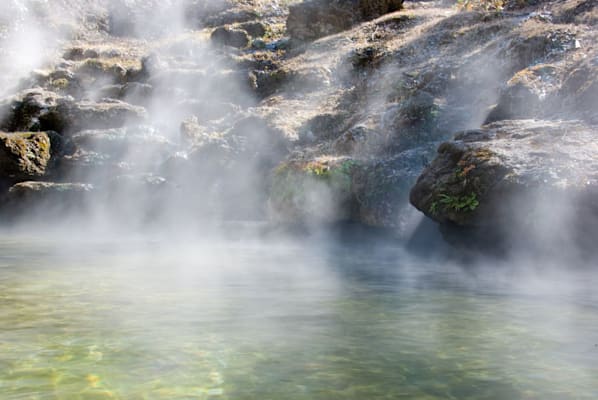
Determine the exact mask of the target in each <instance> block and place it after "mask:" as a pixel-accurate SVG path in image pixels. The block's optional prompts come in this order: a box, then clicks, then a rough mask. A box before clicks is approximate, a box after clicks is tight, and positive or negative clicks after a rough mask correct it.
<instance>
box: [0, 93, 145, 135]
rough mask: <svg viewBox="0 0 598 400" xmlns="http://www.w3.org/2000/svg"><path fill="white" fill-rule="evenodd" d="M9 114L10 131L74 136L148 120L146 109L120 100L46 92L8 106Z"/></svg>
mask: <svg viewBox="0 0 598 400" xmlns="http://www.w3.org/2000/svg"><path fill="white" fill-rule="evenodd" d="M3 108H4V109H5V110H8V111H7V112H6V114H7V115H6V116H4V119H3V120H2V122H1V123H0V127H1V128H2V129H5V130H7V131H13V132H14V131H47V130H51V131H57V132H61V133H64V132H73V131H77V130H81V129H86V128H87V129H93V128H118V127H121V126H123V125H125V123H127V122H136V121H137V122H138V121H142V120H143V119H145V118H146V116H147V115H146V111H145V109H143V108H142V107H136V106H132V105H130V104H127V103H124V102H121V101H118V100H104V101H100V102H90V101H79V102H77V101H75V99H73V98H72V97H70V96H61V95H58V94H56V93H53V92H49V91H46V90H42V89H32V90H27V91H25V92H23V93H21V94H19V95H17V96H15V97H14V98H11V99H8V100H6V101H5V102H4V104H3Z"/></svg>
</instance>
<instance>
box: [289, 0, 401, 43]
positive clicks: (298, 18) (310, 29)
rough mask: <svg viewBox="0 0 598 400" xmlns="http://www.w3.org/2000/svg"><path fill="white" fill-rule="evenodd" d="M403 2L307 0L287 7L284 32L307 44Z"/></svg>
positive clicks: (397, 7)
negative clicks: (287, 14)
mask: <svg viewBox="0 0 598 400" xmlns="http://www.w3.org/2000/svg"><path fill="white" fill-rule="evenodd" d="M402 5H403V0H308V1H304V2H302V3H299V4H294V5H292V6H291V7H289V17H288V19H287V31H288V33H289V35H290V36H291V37H292V38H293V39H297V40H299V41H311V40H315V39H318V38H320V37H323V36H327V35H331V34H334V33H338V32H341V31H343V30H346V29H348V28H350V27H352V26H353V25H355V24H357V23H359V22H362V21H367V20H369V19H373V18H376V17H379V16H381V15H383V14H386V13H389V12H393V11H397V10H399V9H401V7H402Z"/></svg>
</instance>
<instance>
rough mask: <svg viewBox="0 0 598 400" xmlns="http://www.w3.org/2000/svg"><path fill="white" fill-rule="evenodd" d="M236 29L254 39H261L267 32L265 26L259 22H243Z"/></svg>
mask: <svg viewBox="0 0 598 400" xmlns="http://www.w3.org/2000/svg"><path fill="white" fill-rule="evenodd" d="M238 28H239V29H241V30H243V31H245V32H247V33H248V34H249V36H251V37H254V38H261V37H262V36H264V35H265V34H266V32H267V28H266V25H264V24H263V23H261V22H259V21H250V22H244V23H242V24H239V25H238Z"/></svg>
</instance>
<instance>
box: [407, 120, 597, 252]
mask: <svg viewBox="0 0 598 400" xmlns="http://www.w3.org/2000/svg"><path fill="white" fill-rule="evenodd" d="M595 137H596V128H595V127H592V126H587V125H584V124H582V123H580V122H576V121H556V122H548V121H534V120H521V121H502V122H497V123H493V124H490V125H487V126H485V127H483V128H482V129H479V130H473V131H466V132H462V133H459V134H457V135H456V137H455V140H454V141H452V142H446V143H444V144H442V145H441V146H440V147H439V149H438V155H437V157H436V158H435V159H434V161H433V162H432V163H431V164H430V165H429V166H428V167H427V168H426V169H425V170H424V172H423V173H422V174H421V176H420V177H419V178H418V181H417V183H416V185H415V186H414V187H413V189H412V190H411V194H410V199H411V203H412V204H413V205H414V206H415V207H417V208H418V209H419V210H420V211H422V212H423V213H425V214H426V215H427V216H428V217H430V218H432V219H433V220H435V221H437V222H439V223H440V224H442V226H444V227H445V228H447V231H451V232H453V233H454V232H455V230H461V231H468V232H470V233H471V232H474V233H473V234H472V235H469V236H467V235H466V236H464V237H468V238H469V240H471V239H472V238H477V239H478V240H479V241H483V239H484V238H485V239H490V242H495V243H496V244H498V243H499V242H504V241H510V243H511V244H513V243H516V241H517V240H523V241H524V242H530V241H534V239H536V242H537V243H536V244H538V243H541V242H542V241H545V242H546V244H550V245H555V243H552V242H551V240H552V239H555V238H551V239H550V240H549V238H546V237H545V236H543V233H542V230H550V227H549V226H545V222H546V221H552V222H554V223H555V224H557V221H556V220H555V218H557V217H558V218H564V220H561V221H558V224H557V225H556V226H560V227H566V228H567V232H568V233H570V234H571V235H570V238H575V240H578V239H579V240H581V236H583V235H581V236H580V235H578V234H579V233H580V232H585V231H586V230H587V229H589V228H590V227H591V224H589V223H588V221H591V223H592V224H595V223H596V221H597V219H596V217H597V216H598V210H597V209H596V206H595V204H596V198H597V197H596V193H597V190H596V189H597V188H598V164H596V162H595V154H597V151H598V145H597V144H596V141H595ZM594 226H597V225H594ZM453 228H455V229H453ZM544 233H545V232H544ZM526 236H527V237H526ZM499 238H500V240H499ZM453 239H454V237H453ZM513 240H515V242H513ZM471 244H472V245H473V242H471ZM572 244H573V243H572Z"/></svg>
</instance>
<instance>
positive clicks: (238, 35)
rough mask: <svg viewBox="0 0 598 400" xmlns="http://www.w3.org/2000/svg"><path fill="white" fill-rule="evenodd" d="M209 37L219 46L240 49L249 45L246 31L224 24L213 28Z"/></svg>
mask: <svg viewBox="0 0 598 400" xmlns="http://www.w3.org/2000/svg"><path fill="white" fill-rule="evenodd" d="M210 39H211V40H212V42H213V43H215V44H216V45H219V46H231V47H236V48H239V49H242V48H245V47H247V46H248V45H249V35H248V34H247V32H246V31H244V30H243V29H237V28H231V27H226V26H221V27H218V28H216V29H214V31H213V32H212V35H211V36H210Z"/></svg>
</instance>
